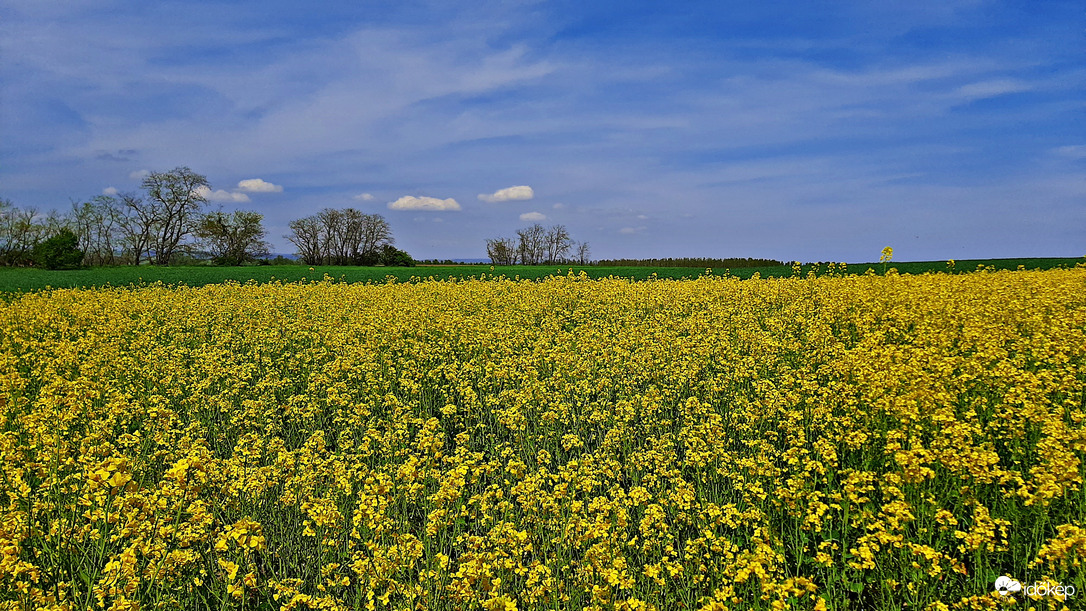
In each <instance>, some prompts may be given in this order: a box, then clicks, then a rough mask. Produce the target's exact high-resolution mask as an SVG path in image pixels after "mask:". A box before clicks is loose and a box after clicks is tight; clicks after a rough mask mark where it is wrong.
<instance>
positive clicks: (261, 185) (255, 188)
mask: <svg viewBox="0 0 1086 611" xmlns="http://www.w3.org/2000/svg"><path fill="white" fill-rule="evenodd" d="M238 190H240V191H248V192H249V193H282V191H283V185H273V184H272V183H270V182H267V181H265V180H264V179H262V178H247V179H245V180H243V181H241V182H239V183H238Z"/></svg>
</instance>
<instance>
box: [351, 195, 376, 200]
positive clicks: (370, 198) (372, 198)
mask: <svg viewBox="0 0 1086 611" xmlns="http://www.w3.org/2000/svg"><path fill="white" fill-rule="evenodd" d="M351 199H353V200H355V201H359V202H372V201H373V200H374V197H373V195H372V194H370V193H359V194H358V195H355V196H354V197H352V198H351Z"/></svg>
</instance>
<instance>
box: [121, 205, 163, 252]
mask: <svg viewBox="0 0 1086 611" xmlns="http://www.w3.org/2000/svg"><path fill="white" fill-rule="evenodd" d="M119 198H120V201H119V204H118V210H119V217H118V223H119V228H120V236H121V240H120V247H121V259H122V261H124V262H126V263H129V264H131V265H139V264H140V263H142V262H143V259H144V257H147V258H148V259H150V256H151V248H152V244H153V243H154V236H155V234H156V233H157V231H158V215H157V209H156V206H155V205H154V204H153V203H152V202H148V201H144V199H143V198H142V197H140V196H139V195H136V194H135V193H122V194H120V196H119Z"/></svg>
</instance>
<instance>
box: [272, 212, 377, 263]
mask: <svg viewBox="0 0 1086 611" xmlns="http://www.w3.org/2000/svg"><path fill="white" fill-rule="evenodd" d="M290 229H291V233H290V234H289V235H287V236H286V238H287V239H288V240H290V241H291V242H292V243H293V244H294V245H295V246H296V247H297V248H298V254H299V255H300V256H301V257H302V260H303V261H305V262H306V263H309V264H310V265H314V264H317V263H323V264H326V265H373V264H376V263H378V262H380V261H381V260H382V257H384V256H385V255H384V253H385V252H386V251H387V249H386V247H390V246H392V244H393V238H392V228H391V227H390V226H389V224H388V221H386V220H385V218H384V217H382V216H381V215H380V214H363V213H362V212H359V211H358V210H355V209H354V208H347V209H345V210H336V209H334V208H325V209H324V210H321V211H320V212H318V213H317V214H315V215H313V216H308V217H305V218H302V219H297V220H294V221H291V222H290Z"/></svg>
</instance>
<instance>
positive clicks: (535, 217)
mask: <svg viewBox="0 0 1086 611" xmlns="http://www.w3.org/2000/svg"><path fill="white" fill-rule="evenodd" d="M545 218H547V216H546V215H544V214H540V213H538V212H525V213H524V214H522V215H520V220H522V221H542V220H543V219H545Z"/></svg>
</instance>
